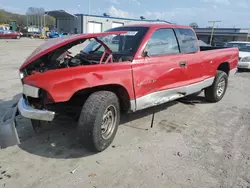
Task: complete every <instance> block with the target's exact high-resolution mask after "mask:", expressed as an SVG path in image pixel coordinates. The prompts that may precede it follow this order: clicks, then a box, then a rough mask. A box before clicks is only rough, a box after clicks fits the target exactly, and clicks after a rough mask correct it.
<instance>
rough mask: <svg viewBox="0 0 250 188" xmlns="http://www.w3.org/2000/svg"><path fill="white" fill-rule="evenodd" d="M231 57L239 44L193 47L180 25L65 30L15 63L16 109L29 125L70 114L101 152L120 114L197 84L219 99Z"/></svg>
mask: <svg viewBox="0 0 250 188" xmlns="http://www.w3.org/2000/svg"><path fill="white" fill-rule="evenodd" d="M85 43H87V44H85ZM81 44H82V45H83V46H85V47H83V48H82V49H81V50H80V51H79V53H77V54H76V55H72V54H71V52H70V49H71V48H72V47H73V46H75V45H81ZM84 44H85V45H84ZM238 59H239V51H238V48H223V47H222V48H219V47H209V46H208V47H199V43H198V40H197V37H196V34H195V32H194V31H193V29H192V28H190V27H187V26H180V25H172V24H143V25H128V26H122V27H118V28H112V29H110V30H108V31H105V32H103V33H92V34H76V35H71V36H65V37H61V38H57V39H52V40H49V41H47V42H45V43H44V44H43V45H41V46H40V47H38V48H37V49H36V50H35V51H34V52H33V53H32V54H31V55H30V56H29V57H28V58H27V59H26V60H25V62H24V64H23V65H22V66H21V67H20V79H21V83H22V87H23V95H22V97H21V99H20V100H19V102H18V105H17V108H18V112H19V113H20V114H21V115H22V116H23V117H25V118H29V119H31V121H32V124H33V127H34V129H35V130H39V129H40V128H41V127H43V125H44V123H46V122H50V121H53V120H54V119H55V118H56V117H57V116H60V115H63V114H64V115H65V113H68V114H71V115H72V116H75V118H76V120H77V121H78V129H79V135H80V138H81V142H82V143H83V145H84V146H85V147H86V148H87V149H89V150H92V151H95V152H100V151H103V150H105V149H106V148H107V147H108V146H109V145H110V144H111V143H112V141H113V139H114V137H115V135H116V132H117V128H118V125H119V119H120V114H121V113H124V112H135V111H138V110H142V109H145V108H149V107H152V106H156V105H159V104H162V103H166V102H169V101H173V100H176V99H179V98H182V97H185V96H188V95H192V94H196V93H197V92H200V91H203V90H204V93H205V99H206V100H207V101H210V102H218V101H220V100H221V99H222V98H223V96H224V94H225V92H226V89H227V85H228V78H229V76H231V75H233V74H235V73H236V70H237V69H236V68H237V63H238ZM69 111H70V112H69Z"/></svg>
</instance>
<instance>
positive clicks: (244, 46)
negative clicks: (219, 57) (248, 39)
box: [225, 43, 250, 52]
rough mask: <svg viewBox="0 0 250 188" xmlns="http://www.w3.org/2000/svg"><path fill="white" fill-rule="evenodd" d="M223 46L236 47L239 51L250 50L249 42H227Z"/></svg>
mask: <svg viewBox="0 0 250 188" xmlns="http://www.w3.org/2000/svg"><path fill="white" fill-rule="evenodd" d="M225 47H238V48H239V51H241V52H250V43H227V44H226V45H225Z"/></svg>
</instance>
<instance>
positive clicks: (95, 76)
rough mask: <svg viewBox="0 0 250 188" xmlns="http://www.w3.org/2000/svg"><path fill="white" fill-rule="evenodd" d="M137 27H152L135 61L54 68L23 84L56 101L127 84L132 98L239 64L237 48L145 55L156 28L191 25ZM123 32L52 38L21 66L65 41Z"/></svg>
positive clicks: (193, 81) (195, 80) (194, 79)
mask: <svg viewBox="0 0 250 188" xmlns="http://www.w3.org/2000/svg"><path fill="white" fill-rule="evenodd" d="M134 26H145V27H149V28H150V29H149V30H148V32H147V34H146V35H145V37H144V39H143V40H142V42H141V44H140V45H139V48H138V50H137V53H136V54H135V57H134V60H133V62H121V63H110V64H98V65H90V66H78V67H73V68H65V69H57V70H51V71H48V72H45V73H42V74H34V75H30V76H28V77H26V78H25V79H24V83H26V84H30V85H33V86H36V87H39V88H42V89H44V90H46V91H47V92H48V95H49V96H51V98H52V99H53V100H54V102H63V101H68V100H69V99H70V98H71V97H72V96H73V94H74V93H75V92H77V91H78V90H82V89H85V88H92V87H95V86H103V85H110V84H116V85H120V86H122V87H124V88H125V89H126V90H127V92H128V94H129V97H130V99H131V100H133V99H135V98H138V97H142V96H145V95H147V94H150V93H152V92H156V91H161V90H166V89H173V88H176V87H181V86H186V85H190V84H194V83H197V82H200V81H202V80H204V79H207V78H210V77H214V76H215V74H216V71H217V68H218V67H219V65H220V64H221V63H223V62H228V63H229V64H230V70H232V69H234V68H236V67H237V63H238V49H237V48H228V49H219V50H209V51H204V52H200V51H198V52H197V53H194V54H177V55H166V56H158V57H150V58H149V57H146V58H145V57H143V56H142V52H143V50H144V48H145V46H146V44H147V41H148V40H149V38H150V36H151V34H152V33H153V32H154V31H155V30H157V29H160V28H190V27H187V26H178V25H170V24H144V25H134ZM122 33H126V32H106V33H99V34H86V35H84V34H80V35H73V36H69V37H65V38H57V39H52V40H50V41H48V42H46V43H45V44H43V45H41V46H40V47H39V48H38V49H37V50H35V51H34V52H33V53H32V54H31V55H30V56H29V57H28V58H27V60H26V62H25V63H24V64H23V65H22V66H21V68H20V69H23V68H25V67H26V66H27V65H28V64H30V63H32V62H33V61H34V60H36V59H37V58H39V57H41V56H42V55H44V54H46V53H48V52H50V51H52V50H55V49H57V48H60V47H62V46H64V45H66V44H69V43H72V42H76V41H81V40H85V39H88V38H93V37H98V36H105V35H110V34H122ZM197 45H198V41H197ZM181 61H186V64H187V67H186V68H185V67H180V65H179V63H180V62H181ZM132 74H133V75H132Z"/></svg>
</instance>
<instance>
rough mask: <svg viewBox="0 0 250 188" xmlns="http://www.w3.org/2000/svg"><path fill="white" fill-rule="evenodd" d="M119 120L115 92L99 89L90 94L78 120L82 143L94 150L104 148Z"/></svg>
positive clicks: (113, 134)
mask: <svg viewBox="0 0 250 188" xmlns="http://www.w3.org/2000/svg"><path fill="white" fill-rule="evenodd" d="M119 121H120V106H119V100H118V98H117V96H116V94H115V93H113V92H110V91H99V92H95V93H93V94H91V95H90V96H89V98H88V99H87V100H86V102H85V104H84V105H83V108H82V111H81V115H80V118H79V122H78V128H79V132H80V137H81V140H82V141H83V145H84V146H85V147H86V148H87V149H89V150H91V151H94V152H100V151H103V150H105V149H106V148H108V146H109V145H110V144H111V143H112V141H113V140H114V137H115V135H116V132H117V129H118V125H119Z"/></svg>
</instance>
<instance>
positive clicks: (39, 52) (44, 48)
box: [20, 31, 127, 70]
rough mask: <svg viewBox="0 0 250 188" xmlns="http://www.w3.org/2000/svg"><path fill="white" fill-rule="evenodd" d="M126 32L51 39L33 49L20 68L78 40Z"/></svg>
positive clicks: (118, 32) (119, 32) (82, 40)
mask: <svg viewBox="0 0 250 188" xmlns="http://www.w3.org/2000/svg"><path fill="white" fill-rule="evenodd" d="M124 33H127V31H114V32H103V33H91V34H76V35H66V36H63V37H59V38H55V39H49V40H48V41H46V42H45V43H44V44H42V45H40V46H39V47H38V48H37V49H36V50H35V51H33V52H32V53H31V54H30V55H29V56H28V57H27V58H26V60H25V62H24V63H23V64H22V66H21V67H20V70H21V69H23V68H24V67H26V66H27V65H28V64H30V63H32V62H33V61H35V60H37V59H38V58H40V57H42V56H43V55H46V54H48V53H50V52H52V51H53V50H56V49H58V48H60V47H63V46H65V45H68V44H70V43H74V42H77V41H79V42H84V41H85V40H86V39H89V38H96V37H101V36H107V35H118V34H124Z"/></svg>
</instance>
